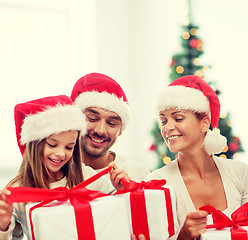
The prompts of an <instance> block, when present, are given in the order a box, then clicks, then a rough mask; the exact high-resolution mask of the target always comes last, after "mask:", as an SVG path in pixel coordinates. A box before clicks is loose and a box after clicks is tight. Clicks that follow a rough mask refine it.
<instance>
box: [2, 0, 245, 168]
mask: <svg viewBox="0 0 248 240" xmlns="http://www.w3.org/2000/svg"><path fill="white" fill-rule="evenodd" d="M217 2H218V3H217ZM217 2H216V1H214V0H209V1H203V0H202V1H192V3H194V13H195V14H194V20H195V23H196V24H198V25H199V27H200V30H199V36H200V37H202V39H203V41H204V51H205V53H204V56H203V57H202V61H203V64H208V65H212V69H211V70H210V73H209V75H208V76H207V77H208V78H209V79H213V80H214V81H217V82H218V86H219V88H220V89H221V90H222V99H221V100H222V102H223V109H224V110H225V111H228V112H231V113H232V122H233V131H234V134H236V135H237V136H239V137H240V138H241V140H242V143H243V147H244V148H245V149H247V145H248V144H247V140H246V136H247V135H248V134H247V132H248V128H247V125H246V115H247V113H246V112H245V103H246V102H248V101H247V94H246V87H247V84H246V82H247V77H246V69H247V67H246V65H247V55H248V48H247V44H246V39H247V31H248V30H247V28H246V25H245V24H246V22H247V14H246V12H245V10H244V9H245V7H247V4H246V1H245V0H239V5H238V3H234V2H233V1H224V0H220V1H217ZM213 6H214V7H213ZM239 6H241V7H239ZM186 10H187V4H186V1H183V0H176V1H171V0H104V1H101V0H73V1H66V0H42V1H41V0H29V1H27V0H22V1H17V0H15V1H14V0H0V34H1V40H0V66H1V67H0V109H1V113H2V120H1V123H2V124H1V126H0V132H1V138H0V146H1V151H0V159H1V166H2V168H4V167H9V166H12V167H17V166H19V164H20V161H21V155H20V153H19V150H18V147H17V144H16V139H15V130H14V122H13V108H14V106H15V104H17V103H19V102H23V101H26V100H30V99H34V98H39V97H43V96H48V95H57V94H67V95H70V92H71V89H72V86H73V84H74V83H75V81H76V80H77V79H78V78H80V77H81V76H83V75H84V74H86V73H89V72H94V71H96V72H101V73H105V74H107V75H109V76H110V77H112V78H114V79H115V80H117V81H118V82H119V83H120V84H121V86H122V87H123V88H124V90H125V91H126V94H127V96H128V98H129V102H130V108H131V112H132V118H131V123H130V126H129V127H128V128H127V130H126V131H125V132H123V134H122V136H120V138H119V139H118V142H117V143H116V145H115V146H114V149H115V150H117V151H118V152H120V153H121V154H123V155H125V156H126V157H127V158H129V159H131V160H134V161H139V162H141V163H144V164H146V165H147V166H149V167H150V168H151V169H153V168H154V167H155V166H156V164H157V158H156V156H155V155H154V153H152V152H149V151H147V149H148V147H149V145H150V144H151V143H152V140H153V139H152V136H151V134H150V131H151V128H152V127H153V124H154V121H155V120H156V114H155V113H154V108H153V106H154V101H155V98H156V95H157V93H158V91H159V90H160V89H161V87H162V86H164V85H166V84H167V83H168V81H169V80H168V70H169V69H168V65H169V62H170V58H171V56H172V55H173V54H174V53H178V52H180V50H181V45H180V43H181V42H180V34H181V31H182V29H181V25H182V24H184V23H185V20H186V19H187V11H186ZM245 156H246V155H243V156H242V159H245Z"/></svg>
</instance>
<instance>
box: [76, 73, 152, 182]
mask: <svg viewBox="0 0 248 240" xmlns="http://www.w3.org/2000/svg"><path fill="white" fill-rule="evenodd" d="M71 99H72V100H73V101H74V102H75V105H76V106H78V107H79V108H80V109H81V110H82V111H83V113H84V114H85V117H86V122H87V133H86V134H85V135H84V136H83V137H82V148H83V153H84V163H85V165H87V166H90V167H92V168H93V169H95V170H96V171H101V170H103V169H104V168H106V167H107V166H108V164H109V163H111V162H114V163H115V164H116V165H117V167H118V168H119V169H124V170H125V171H126V172H127V174H128V175H129V176H130V178H131V179H132V180H135V181H141V180H143V179H144V178H145V176H146V175H148V174H149V169H148V168H147V167H144V166H143V165H141V164H138V163H136V162H132V161H128V160H127V159H125V158H124V157H122V156H119V155H118V154H117V153H115V152H113V151H111V150H110V148H111V147H112V146H113V145H114V143H115V142H116V141H117V139H118V137H119V136H120V135H121V134H122V132H123V131H124V130H125V128H126V127H127V124H128V121H129V118H130V110H129V106H128V100H127V97H126V95H125V93H124V91H123V89H122V88H121V86H120V85H119V84H118V83H117V82H116V81H115V80H113V79H112V78H110V77H108V76H106V75H103V74H100V73H90V74H87V75H85V76H84V77H82V78H80V79H79V80H78V81H77V82H76V84H75V85H74V87H73V90H72V93H71Z"/></svg>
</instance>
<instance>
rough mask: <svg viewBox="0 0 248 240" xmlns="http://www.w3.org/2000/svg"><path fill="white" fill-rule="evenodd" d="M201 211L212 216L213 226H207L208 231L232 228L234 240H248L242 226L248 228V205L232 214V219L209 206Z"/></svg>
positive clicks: (201, 208)
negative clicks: (210, 229)
mask: <svg viewBox="0 0 248 240" xmlns="http://www.w3.org/2000/svg"><path fill="white" fill-rule="evenodd" d="M199 210H203V211H207V212H208V213H211V214H212V218H213V224H209V225H207V229H209V228H215V229H217V230H220V229H223V228H225V227H230V231H231V237H232V240H243V239H244V240H247V231H246V230H245V229H243V228H242V226H248V214H247V213H248V203H245V204H243V205H242V206H241V207H239V208H238V209H237V210H235V211H234V212H233V213H232V214H231V218H229V217H228V216H226V215H225V214H224V213H223V212H221V211H220V210H217V209H215V208H214V207H212V206H209V205H206V206H203V207H200V208H199Z"/></svg>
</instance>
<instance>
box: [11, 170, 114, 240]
mask: <svg viewBox="0 0 248 240" xmlns="http://www.w3.org/2000/svg"><path fill="white" fill-rule="evenodd" d="M110 170H111V167H109V168H106V169H105V170H103V171H101V172H99V173H97V174H95V175H94V176H92V177H91V178H89V179H87V180H85V181H83V182H82V183H80V184H78V185H77V186H75V187H73V188H71V189H68V188H66V187H58V188H54V189H44V188H31V187H8V188H7V189H8V190H9V191H10V192H11V194H10V195H8V196H7V203H9V204H11V203H14V202H37V201H42V202H40V203H38V204H37V205H35V206H33V207H31V208H30V211H29V218H30V225H31V233H32V239H33V240H35V236H34V226H33V222H32V219H31V215H32V211H33V210H34V209H36V208H38V207H42V206H43V205H45V204H48V203H50V202H52V201H54V200H59V201H67V200H69V201H70V203H71V205H72V206H73V207H74V211H75V218H76V226H77V234H78V239H79V240H83V239H89V240H95V239H96V238H95V232H94V223H93V218H92V212H91V206H90V204H89V201H91V200H93V199H96V198H99V197H103V196H108V194H105V193H102V192H99V191H92V190H89V189H86V188H85V187H86V186H87V185H89V184H91V183H92V182H94V181H95V180H97V179H98V178H100V177H101V176H103V175H104V174H106V173H108V172H109V171H110ZM81 226H84V227H83V228H82V227H81Z"/></svg>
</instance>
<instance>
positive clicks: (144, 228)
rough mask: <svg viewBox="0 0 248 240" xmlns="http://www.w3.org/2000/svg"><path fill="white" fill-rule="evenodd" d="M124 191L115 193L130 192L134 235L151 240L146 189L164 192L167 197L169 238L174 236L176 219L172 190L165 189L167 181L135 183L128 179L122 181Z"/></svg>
mask: <svg viewBox="0 0 248 240" xmlns="http://www.w3.org/2000/svg"><path fill="white" fill-rule="evenodd" d="M121 181H122V183H123V185H124V189H122V190H117V192H116V193H115V194H116V195H118V194H123V193H128V192H130V208H131V218H132V229H133V233H134V235H136V236H138V235H139V234H141V233H142V234H144V235H145V238H146V239H147V240H150V233H149V225H148V218H147V210H146V202H145V194H144V190H145V189H154V190H162V191H164V195H165V203H166V208H167V219H168V232H169V236H172V235H174V219H173V212H172V203H171V196H170V190H169V189H168V188H165V187H163V186H164V185H165V184H166V180H165V179H160V180H150V181H147V182H145V181H142V182H135V181H132V180H128V179H126V178H122V179H121Z"/></svg>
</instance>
